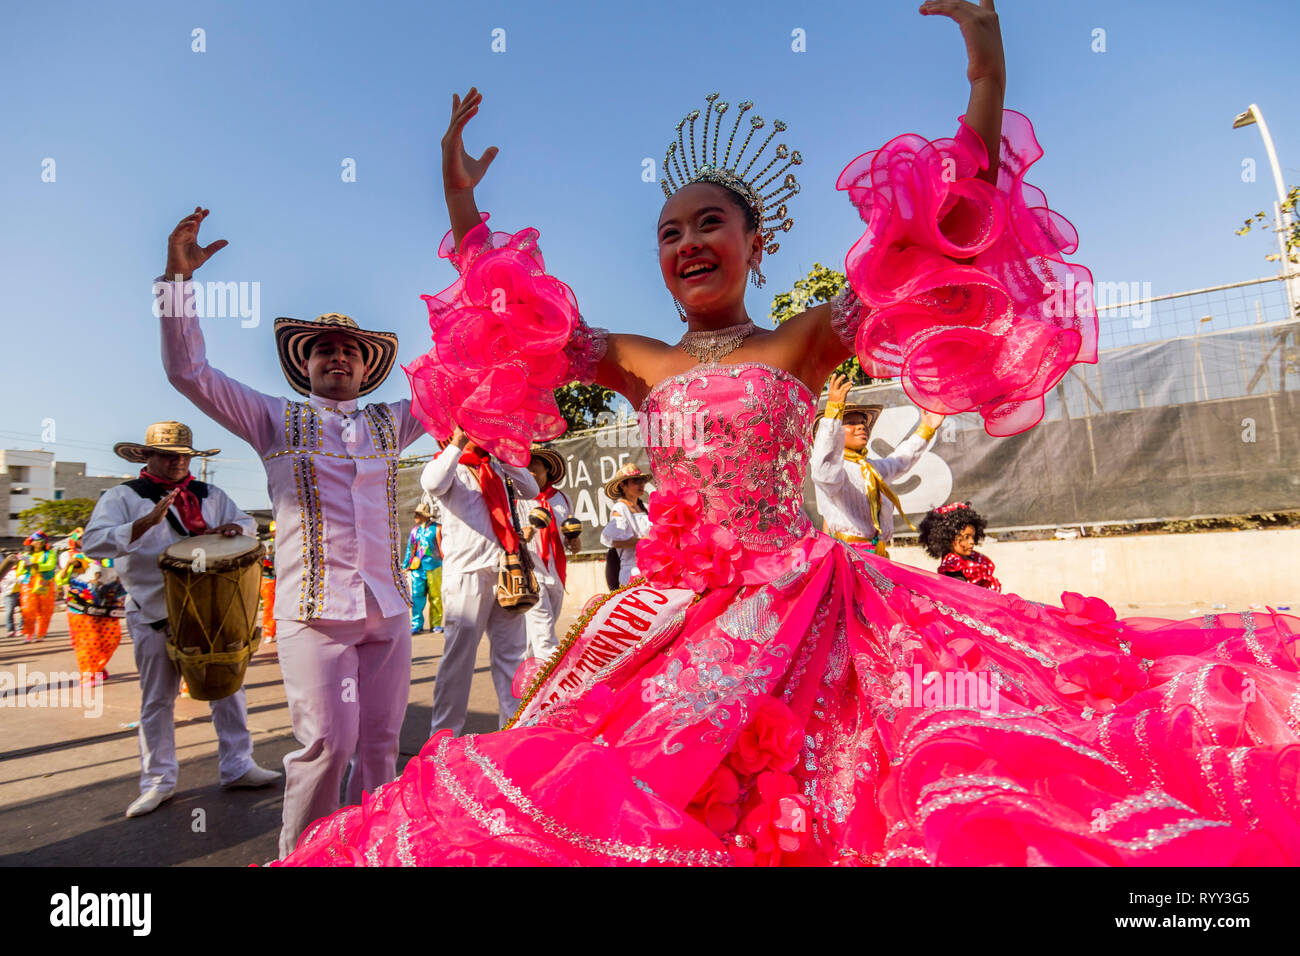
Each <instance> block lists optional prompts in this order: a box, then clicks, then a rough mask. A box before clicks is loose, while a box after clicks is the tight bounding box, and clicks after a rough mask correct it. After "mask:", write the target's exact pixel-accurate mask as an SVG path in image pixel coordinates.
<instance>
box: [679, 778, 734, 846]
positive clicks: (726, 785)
mask: <svg viewBox="0 0 1300 956" xmlns="http://www.w3.org/2000/svg"><path fill="white" fill-rule="evenodd" d="M686 812H687V813H689V814H690V815H691V816H693V817H695V819H697V820H699V821H701V822H702V823H703V824H704V825H705V826H706V827H708V828H709V829H710V830H712V831H713V832H714V833H716V834H717V835H718V836H722V835H724V834H726V833H730V832H731V831H732V830H734V829H735V828H736V823H737V822H739V820H740V781H739V780H737V779H736V775H735V774H734V773H732V772H731V770H730V769H729V768H728V767H727V765H726V764H719V765H718V766H717V767H716V768H715V769H714V771H713V773H712V774H711V775H710V776H709V779H708V780H706V781H705V782H704V786H703V787H701V788H700V790H699V792H698V793H697V794H695V796H694V798H692V800H691V802H690V804H689V805H688V806H687V808H686Z"/></svg>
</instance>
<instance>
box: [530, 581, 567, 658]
mask: <svg viewBox="0 0 1300 956" xmlns="http://www.w3.org/2000/svg"><path fill="white" fill-rule="evenodd" d="M537 586H538V590H539V591H540V593H541V600H540V601H538V602H537V603H536V604H534V605H533V606H532V607H530V608H529V609H528V613H527V614H525V615H524V628H525V630H526V631H527V633H528V649H527V650H526V651H525V652H524V656H525V657H538V658H541V659H542V660H546V658H548V657H550V656H551V654H552V653H553V652H554V651H555V649H556V648H557V647H559V646H560V639H559V638H558V637H557V636H556V634H555V622H556V621H558V620H559V618H560V610H561V609H562V608H563V607H564V585H563V584H561V583H560V580H559V578H554V579H552V580H550V581H544V580H542V578H541V577H540V576H539V577H538V578H537Z"/></svg>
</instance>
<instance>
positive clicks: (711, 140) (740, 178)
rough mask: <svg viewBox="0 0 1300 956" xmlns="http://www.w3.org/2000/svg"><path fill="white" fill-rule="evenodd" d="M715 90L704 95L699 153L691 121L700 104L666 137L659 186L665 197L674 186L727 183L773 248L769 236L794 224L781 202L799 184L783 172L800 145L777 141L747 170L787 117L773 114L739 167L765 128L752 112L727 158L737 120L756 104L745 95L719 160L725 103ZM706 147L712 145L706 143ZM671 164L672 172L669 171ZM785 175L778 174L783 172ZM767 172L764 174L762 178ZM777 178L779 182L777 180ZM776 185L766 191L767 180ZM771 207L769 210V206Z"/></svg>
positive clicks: (783, 127)
mask: <svg viewBox="0 0 1300 956" xmlns="http://www.w3.org/2000/svg"><path fill="white" fill-rule="evenodd" d="M719 95H720V94H718V93H710V94H709V95H708V96H706V97H705V99H706V100H708V101H709V106H708V109H706V110H705V111H704V131H703V135H702V136H701V137H700V151H699V155H698V156H697V155H696V152H695V121H696V120H698V119H699V118H700V111H699V110H691V111H690V112H689V113H687V114H686V116H685V117H683V118H682V119H680V120H678V122H677V126H676V130H677V140H676V141H675V142H673V143H670V144H669V146H668V152H667V153H665V154H664V178H663V179H661V180H659V186H660V188H661V189H663V191H664V197H665V198H672V195H673V193H675V192H677V191H678V190H679V189H682V188H683V187H685V186H689V185H690V184H691V183H717V184H718V185H719V186H725V187H726V188H727V189H730V190H732V191H733V192H735V193H737V194H738V195H739V196H740V197H741V198H742V199H744V200H745V202H746V203H748V204H749V208H750V209H752V210H753V211H754V218H755V219H756V220H757V222H758V229H759V232H760V233H761V234H762V239H763V251H764V252H766V253H768V254H771V253H773V252H776V250H777V249H779V248H780V247H781V246H780V243H777V242H773V241H772V240H773V238H774V237H775V236H776V233H777V230H778V229H779V230H781V231H782V232H789V231H790V227H791V226H793V225H794V220H793V219H790V218H787V216H786V213H787V212H788V209H787V208H786V205H785V202H786V200H787V199H789V198H790V197H791V196H793V195H795V194H796V193H798V192H799V184H798V183H797V182H796V181H795V178H794V173H787V172H786V170H787V169H789V168H790V167H791V166H798V165H799V164H800V163H802V162H803V157H802V156H800V155H799V151H798V150H794V151H793V152H792V151H791V150H790V148H789V147H788V146H786V145H785V144H784V143H781V144H780V145H779V146H777V147H776V150H775V154H774V155H773V157H772V159H771V160H770V161H769V162H768V164H767V165H766V166H764V167H763V168H762V169H760V170H759V171H758V172H756V173H754V174H753V175H750V170H752V169H753V168H754V165H755V164H756V163H757V162H758V161H759V159H760V158H761V157H762V155H763V151H764V150H765V149H767V146H768V144H769V143H771V142H772V139H773V138H774V137H775V136H776V134H777V133H783V132H785V130H786V125H785V123H783V122H781V120H776V121H775V122H773V123H772V131H771V132H770V133H768V135H767V139H765V140H763V144H762V145H761V146H759V147H758V149H756V150H755V151H754V152H753V153H752V154H751V155H750V158H749V162H748V163H746V164H745V166H744V168H743V169H742V168H741V165H740V164H741V162H742V161H743V160H744V158H745V150H746V149H747V148H748V146H749V141H750V140H751V139H753V137H754V134H755V133H757V132H758V131H759V130H761V129H762V128H763V126H764V125H765V122H764V120H763V117H761V116H751V117H750V118H749V131H748V133H747V134H746V136H745V139H744V142H742V143H741V144H740V149H739V151H738V152H737V153H736V158H735V159H734V160H733V159H732V158H731V148H732V146H733V145H734V143H735V139H736V133H737V132H739V130H740V124H741V121H742V120H743V119H744V118H745V113H747V112H748V111H749V110H751V109H753V108H754V104H753V102H752V101H751V100H745V101H744V102H743V103H739V104H737V107H736V122H735V124H734V125H733V126H732V128H731V134H730V135H729V136H728V137H727V146H726V149H725V151H724V152H723V154H722V160H721V162H719V161H718V144H719V142H720V141H721V139H722V116H723V114H724V113H726V112H727V108H728V104H727V102H726V101H725V100H724V101H722V102H720V103H719V102H717V99H718V96H719ZM715 113H716V114H717V117H718V119H717V122H716V123H714V124H713V133H712V136H710V133H709V124H710V122H711V121H712V117H713V114H715ZM688 123H689V124H690V128H689V139H690V150H689V151H688V150H687V148H686V136H685V135H684V134H683V129H682V128H683V127H684V126H686V125H687V124H688ZM710 147H712V148H711V149H710ZM782 160H785V165H784V166H782V167H781V168H780V169H778V170H777V171H776V172H774V173H772V174H771V175H768V173H769V171H770V170H771V169H772V167H773V166H775V165H776V164H777V163H779V162H781V161H782ZM674 170H675V171H676V176H674V175H673V173H674ZM783 173H784V174H785V177H784V178H782V174H783ZM764 177H766V178H764ZM778 180H779V182H778ZM773 183H776V185H775V186H773V187H772V189H771V190H770V191H769V192H766V193H765V192H764V190H766V189H768V187H769V186H772V184H773ZM773 206H775V207H776V208H775V209H773V211H772V212H771V213H768V212H767V210H769V209H772V207H773Z"/></svg>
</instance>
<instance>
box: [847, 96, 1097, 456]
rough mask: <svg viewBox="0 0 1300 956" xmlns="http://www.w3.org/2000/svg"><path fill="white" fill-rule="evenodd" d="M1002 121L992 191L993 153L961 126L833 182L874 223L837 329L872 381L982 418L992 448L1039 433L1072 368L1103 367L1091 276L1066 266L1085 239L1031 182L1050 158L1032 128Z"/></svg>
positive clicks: (1016, 119)
mask: <svg viewBox="0 0 1300 956" xmlns="http://www.w3.org/2000/svg"><path fill="white" fill-rule="evenodd" d="M1002 115H1003V120H1002V144H1001V157H1000V158H999V172H998V182H997V187H996V188H994V186H993V185H991V184H990V183H987V182H984V181H983V180H980V179H976V178H975V177H976V176H977V175H978V174H979V172H980V171H981V170H982V169H985V168H987V165H988V154H987V151H986V150H985V148H984V144H983V141H982V140H981V139H980V136H979V135H978V134H977V133H976V132H974V131H973V130H972V129H971V128H970V127H969V126H967V125H966V122H965V118H964V117H963V118H962V120H961V129H960V131H959V132H958V133H957V135H956V136H955V137H953V138H951V139H939V140H934V141H933V142H931V141H928V140H926V139H924V138H923V137H921V136H917V135H915V134H907V135H903V136H898V137H896V138H894V139H892V140H890V141H889V142H888V143H887V144H885V146H883V147H882V148H880V149H877V150H873V151H871V152H869V153H864V154H862V155H861V156H859V157H858V158H857V159H855V160H853V162H851V163H849V165H848V166H846V167H845V169H844V171H843V172H842V173H841V174H840V177H839V180H838V182H837V183H836V188H837V189H842V190H845V191H847V192H848V194H849V199H850V200H851V201H852V202H853V204H854V206H856V207H857V209H858V211H859V213H860V214H861V216H862V218H863V220H864V221H865V222H866V223H867V229H866V232H864V233H863V235H862V238H861V239H859V240H858V241H857V242H856V243H855V244H854V246H853V248H852V249H850V250H849V254H848V256H847V257H846V259H845V272H846V274H847V275H848V279H849V283H850V285H851V287H852V292H853V293H855V294H856V298H857V300H859V301H856V302H855V301H852V300H851V299H850V300H849V301H847V302H841V303H840V304H839V312H840V315H839V316H838V322H837V331H839V332H840V333H841V335H842V336H845V337H846V338H847V339H848V340H849V342H848V344H850V346H851V347H852V348H853V350H854V352H855V353H856V354H857V356H858V359H859V361H860V362H861V363H862V367H863V369H864V370H865V371H866V372H867V374H868V375H871V376H873V377H877V378H892V377H898V378H900V379H901V383H902V386H903V388H904V390H905V391H906V392H907V395H908V397H909V398H911V399H912V400H913V401H914V402H916V403H917V404H918V405H920V406H922V407H923V408H926V409H929V410H930V411H933V412H937V413H939V414H945V415H951V414H955V413H958V412H968V411H978V412H979V413H980V415H982V416H983V417H984V421H985V429H986V430H987V431H988V433H989V434H990V435H996V436H1005V435H1015V434H1018V433H1020V432H1023V431H1025V430H1026V429H1029V428H1032V427H1033V426H1034V425H1036V424H1037V423H1038V422H1039V421H1040V420H1041V419H1042V417H1043V409H1044V406H1043V398H1042V396H1043V395H1044V394H1045V393H1046V392H1047V391H1048V390H1049V389H1051V388H1052V387H1053V386H1054V385H1056V383H1057V382H1059V381H1060V380H1061V378H1062V376H1064V375H1065V373H1066V371H1067V370H1068V369H1069V368H1070V366H1071V365H1073V364H1075V363H1077V362H1086V363H1092V362H1096V361H1097V314H1096V309H1095V308H1094V305H1093V300H1092V274H1091V273H1090V272H1089V271H1088V270H1087V269H1086V268H1084V267H1083V266H1080V265H1076V264H1071V263H1067V262H1066V261H1065V259H1064V258H1063V256H1064V255H1065V254H1066V253H1072V252H1074V251H1075V249H1076V248H1077V246H1078V234H1077V233H1076V232H1075V229H1074V227H1073V226H1072V225H1070V223H1069V221H1068V220H1066V219H1065V218H1064V217H1063V216H1061V215H1060V214H1058V213H1056V212H1053V211H1052V210H1051V209H1049V208H1048V205H1047V198H1046V196H1044V194H1043V192H1042V191H1041V190H1039V189H1037V188H1035V187H1034V186H1031V185H1029V184H1028V183H1027V182H1025V174H1026V173H1027V172H1028V170H1029V167H1030V166H1032V165H1033V164H1034V163H1035V162H1036V161H1037V160H1038V159H1039V158H1040V157H1041V156H1042V155H1043V150H1042V148H1041V147H1040V146H1039V145H1038V140H1037V139H1036V138H1035V136H1034V128H1033V124H1031V123H1030V121H1029V119H1028V118H1027V117H1025V116H1023V115H1022V114H1020V113H1016V112H1013V111H1011V110H1006V111H1004V112H1003V114H1002ZM958 259H961V260H970V261H969V262H967V263H965V264H962V263H958V262H956V261H954V260H958ZM863 304H865V306H866V308H862V305H863ZM845 313H847V314H845Z"/></svg>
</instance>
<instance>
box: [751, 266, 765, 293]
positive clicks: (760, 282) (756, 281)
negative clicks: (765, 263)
mask: <svg viewBox="0 0 1300 956" xmlns="http://www.w3.org/2000/svg"><path fill="white" fill-rule="evenodd" d="M749 281H750V282H752V283H753V285H754V288H755V289H761V288H763V286H764V285H765V284H766V283H767V276H765V275H763V273H762V270H760V269H759V268H758V266H750V267H749Z"/></svg>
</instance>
